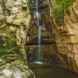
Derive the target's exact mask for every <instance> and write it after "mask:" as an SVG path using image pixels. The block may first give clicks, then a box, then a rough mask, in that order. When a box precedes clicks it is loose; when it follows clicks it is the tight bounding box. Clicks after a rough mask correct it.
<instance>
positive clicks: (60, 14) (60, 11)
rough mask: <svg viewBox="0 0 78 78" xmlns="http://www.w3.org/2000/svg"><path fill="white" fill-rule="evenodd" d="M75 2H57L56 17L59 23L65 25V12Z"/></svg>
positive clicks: (63, 0)
mask: <svg viewBox="0 0 78 78" xmlns="http://www.w3.org/2000/svg"><path fill="white" fill-rule="evenodd" d="M73 1H74V0H56V1H55V5H54V16H55V18H56V21H57V22H60V23H63V18H64V11H65V10H66V9H67V8H68V7H69V6H70V5H72V4H73Z"/></svg>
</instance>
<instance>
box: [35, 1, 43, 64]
mask: <svg viewBox="0 0 78 78" xmlns="http://www.w3.org/2000/svg"><path fill="white" fill-rule="evenodd" d="M34 17H35V18H36V25H37V27H38V46H37V52H36V59H35V61H34V63H36V64H42V63H43V53H42V50H41V48H42V46H41V35H42V25H41V23H40V22H41V14H40V12H39V0H36V1H35V12H34Z"/></svg>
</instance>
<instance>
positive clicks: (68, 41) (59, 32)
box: [54, 0, 78, 73]
mask: <svg viewBox="0 0 78 78" xmlns="http://www.w3.org/2000/svg"><path fill="white" fill-rule="evenodd" d="M56 26H57V27H54V29H55V30H54V32H55V33H56V34H55V35H56V44H57V49H58V53H57V56H58V57H59V58H60V60H61V62H62V64H61V65H62V66H63V67H65V68H68V69H70V70H72V71H75V72H77V73H78V0H76V1H75V2H73V5H71V6H69V7H68V8H67V9H66V10H64V22H63V24H62V25H60V26H58V24H57V25H56Z"/></svg>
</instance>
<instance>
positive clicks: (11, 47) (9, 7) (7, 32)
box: [0, 0, 34, 78]
mask: <svg viewBox="0 0 78 78" xmlns="http://www.w3.org/2000/svg"><path fill="white" fill-rule="evenodd" d="M27 2H28V1H27V0H0V55H1V54H2V55H1V56H0V78H17V77H18V78H34V76H33V72H32V71H31V70H30V69H29V68H28V65H27V58H26V57H27V56H26V53H25V43H26V37H27V31H28V29H29V24H30V20H31V15H30V13H29V8H28V5H27Z"/></svg>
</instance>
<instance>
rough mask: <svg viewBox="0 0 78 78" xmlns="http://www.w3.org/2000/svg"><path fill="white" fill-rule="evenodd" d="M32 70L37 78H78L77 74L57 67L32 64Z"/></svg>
mask: <svg viewBox="0 0 78 78" xmlns="http://www.w3.org/2000/svg"><path fill="white" fill-rule="evenodd" d="M30 68H31V69H32V70H33V72H35V75H36V78H78V75H77V74H76V73H73V72H71V71H69V70H66V69H63V68H60V67H58V66H55V65H46V64H43V65H38V64H30Z"/></svg>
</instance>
